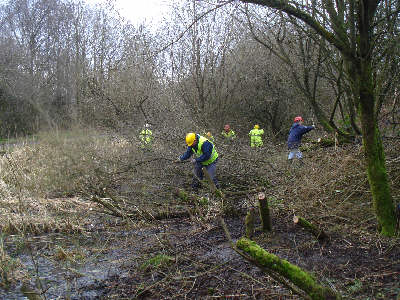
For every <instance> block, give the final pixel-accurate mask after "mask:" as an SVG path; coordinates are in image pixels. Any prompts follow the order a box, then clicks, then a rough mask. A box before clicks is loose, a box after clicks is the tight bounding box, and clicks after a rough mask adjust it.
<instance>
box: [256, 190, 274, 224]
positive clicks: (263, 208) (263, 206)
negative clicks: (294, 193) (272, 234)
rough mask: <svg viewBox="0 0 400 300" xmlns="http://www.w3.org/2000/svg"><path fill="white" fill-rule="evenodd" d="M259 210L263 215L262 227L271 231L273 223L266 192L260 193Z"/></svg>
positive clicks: (261, 215)
mask: <svg viewBox="0 0 400 300" xmlns="http://www.w3.org/2000/svg"><path fill="white" fill-rule="evenodd" d="M258 203H259V211H260V217H261V228H262V230H263V231H264V232H267V231H271V229H272V223H271V217H270V213H269V206H268V200H267V198H265V194H264V193H259V194H258Z"/></svg>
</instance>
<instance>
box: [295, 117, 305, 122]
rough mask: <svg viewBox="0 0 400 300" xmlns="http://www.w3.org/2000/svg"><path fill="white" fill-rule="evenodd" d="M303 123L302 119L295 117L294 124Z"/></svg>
mask: <svg viewBox="0 0 400 300" xmlns="http://www.w3.org/2000/svg"><path fill="white" fill-rule="evenodd" d="M300 121H301V122H303V118H302V117H300V116H297V117H295V118H294V122H300Z"/></svg>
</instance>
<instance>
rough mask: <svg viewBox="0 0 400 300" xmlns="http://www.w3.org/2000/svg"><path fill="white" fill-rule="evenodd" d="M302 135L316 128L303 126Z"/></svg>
mask: <svg viewBox="0 0 400 300" xmlns="http://www.w3.org/2000/svg"><path fill="white" fill-rule="evenodd" d="M300 129H301V134H302V135H303V134H305V133H307V132H309V131H311V130H313V129H314V126H301V128H300Z"/></svg>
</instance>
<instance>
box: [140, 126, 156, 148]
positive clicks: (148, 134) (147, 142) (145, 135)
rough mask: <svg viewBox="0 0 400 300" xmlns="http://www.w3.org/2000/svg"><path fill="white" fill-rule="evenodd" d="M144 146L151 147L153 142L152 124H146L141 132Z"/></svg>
mask: <svg viewBox="0 0 400 300" xmlns="http://www.w3.org/2000/svg"><path fill="white" fill-rule="evenodd" d="M139 137H140V141H141V143H142V148H151V145H152V143H153V132H152V131H151V130H150V124H145V125H144V128H143V130H142V131H141V132H140V134H139Z"/></svg>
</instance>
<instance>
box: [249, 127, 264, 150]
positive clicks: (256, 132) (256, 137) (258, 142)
mask: <svg viewBox="0 0 400 300" xmlns="http://www.w3.org/2000/svg"><path fill="white" fill-rule="evenodd" d="M263 134H264V129H252V130H250V132H249V135H250V146H251V147H261V146H262V145H263V141H262V138H261V136H262V135H263Z"/></svg>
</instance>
